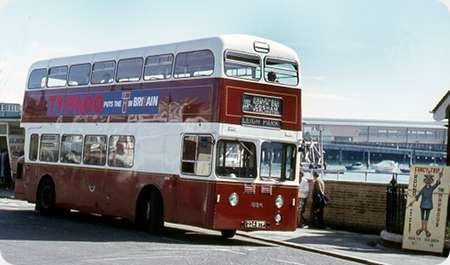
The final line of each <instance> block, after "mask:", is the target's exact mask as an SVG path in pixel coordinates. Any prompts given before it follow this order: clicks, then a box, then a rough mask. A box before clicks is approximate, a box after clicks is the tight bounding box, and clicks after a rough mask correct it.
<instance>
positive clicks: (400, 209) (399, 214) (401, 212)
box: [386, 173, 407, 234]
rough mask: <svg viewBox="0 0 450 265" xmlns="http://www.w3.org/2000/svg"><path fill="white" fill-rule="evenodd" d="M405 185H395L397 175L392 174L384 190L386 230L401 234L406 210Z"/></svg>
mask: <svg viewBox="0 0 450 265" xmlns="http://www.w3.org/2000/svg"><path fill="white" fill-rule="evenodd" d="M406 187H407V186H406V185H403V184H398V183H397V174H395V173H394V174H392V179H391V182H390V183H389V184H388V186H387V188H386V230H387V231H388V232H390V233H396V234H402V233H403V224H404V219H405V210H406V197H407V196H406V194H407V191H406Z"/></svg>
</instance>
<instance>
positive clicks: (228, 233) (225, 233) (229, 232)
mask: <svg viewBox="0 0 450 265" xmlns="http://www.w3.org/2000/svg"><path fill="white" fill-rule="evenodd" d="M221 232H222V238H232V237H234V236H235V235H236V230H222V231H221Z"/></svg>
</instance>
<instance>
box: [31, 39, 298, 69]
mask: <svg viewBox="0 0 450 265" xmlns="http://www.w3.org/2000/svg"><path fill="white" fill-rule="evenodd" d="M255 42H257V43H262V44H265V45H267V46H268V47H270V48H269V49H270V51H269V52H268V53H267V52H257V51H255V48H254V44H255ZM203 49H208V50H211V51H212V52H213V53H214V56H215V57H216V58H220V56H221V55H222V54H223V52H224V50H226V49H230V50H237V51H243V52H249V53H257V54H259V55H260V56H261V57H263V56H265V55H269V56H271V57H278V58H284V59H289V60H295V61H297V62H298V61H299V60H298V57H297V54H296V52H295V51H294V50H293V49H291V48H289V47H287V46H285V45H283V44H281V43H279V42H276V41H272V40H268V39H265V38H260V37H256V36H251V35H242V34H229V35H221V36H217V37H210V38H203V39H196V40H188V41H182V42H175V43H169V44H160V45H153V46H146V47H140V48H132V49H123V50H115V51H107V52H99V53H90V54H84V55H76V56H69V57H59V58H52V59H47V60H40V61H37V62H35V63H34V64H32V66H31V67H30V72H31V70H33V69H36V68H48V67H53V66H59V65H73V64H80V63H93V62H98V61H105V60H113V59H114V60H119V59H122V58H132V57H146V56H149V55H158V54H165V53H174V54H175V53H178V52H185V51H193V50H203ZM216 61H217V60H216ZM216 72H218V71H216ZM217 74H219V75H220V73H217Z"/></svg>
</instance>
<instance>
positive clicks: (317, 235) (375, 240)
mask: <svg viewBox="0 0 450 265" xmlns="http://www.w3.org/2000/svg"><path fill="white" fill-rule="evenodd" d="M246 234H248V235H250V236H257V237H261V238H267V239H270V240H277V241H281V242H288V243H293V244H298V245H301V246H305V247H308V248H314V249H318V250H320V251H329V252H331V253H338V254H342V255H347V256H349V257H356V258H361V259H362V260H367V261H374V263H379V264H394V265H395V264H399V265H404V264H405V262H406V263H407V264H408V265H422V264H427V265H428V264H430V265H431V264H441V263H443V262H444V261H445V260H446V257H443V256H437V255H431V254H422V253H412V252H408V251H404V250H401V249H396V248H389V247H385V246H383V245H382V242H381V239H380V236H378V235H370V234H361V233H354V232H348V231H340V230H333V229H309V228H308V229H305V228H299V229H297V230H296V231H293V232H273V231H255V232H248V233H246ZM369 263H370V262H369Z"/></svg>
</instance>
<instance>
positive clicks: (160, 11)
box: [0, 0, 450, 120]
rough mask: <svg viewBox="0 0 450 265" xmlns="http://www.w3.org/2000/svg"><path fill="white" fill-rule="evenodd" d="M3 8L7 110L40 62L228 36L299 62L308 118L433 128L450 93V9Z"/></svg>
mask: <svg viewBox="0 0 450 265" xmlns="http://www.w3.org/2000/svg"><path fill="white" fill-rule="evenodd" d="M442 1H443V2H440V1H438V0H378V1H373V0H372V1H369V0H327V1H325V0H315V1H311V0H292V1H287V0H286V1H278V0H277V1H262V0H259V1H242V0H239V1H236V0H229V1H167V0H166V1H156V0H153V1H107V0H95V1H92V0H91V1H88V0H80V1H62V0H47V1H34V0H10V1H7V2H6V4H5V3H3V4H2V3H1V2H4V0H0V36H1V37H0V101H1V102H21V101H22V96H23V89H24V85H25V80H26V73H27V70H28V67H29V66H30V64H31V63H33V62H34V61H36V60H38V59H43V58H51V57H56V56H65V55H74V54H82V53H86V52H96V51H104V50H113V49H122V48H131V47H138V46H145V45H152V44H157V43H166V42H172V41H179V40H186V39H192V38H198V37H205V36H213V35H219V34H225V33H243V34H252V35H257V36H261V37H266V38H269V39H273V40H276V41H279V42H282V43H284V44H286V45H288V46H290V47H292V48H293V49H295V50H296V51H297V52H298V54H299V56H300V58H301V61H302V75H303V95H304V96H303V111H304V116H307V117H341V118H372V119H393V120H431V119H432V116H431V115H430V114H429V113H428V112H429V111H430V110H431V109H432V108H433V107H434V105H435V104H436V103H437V101H438V100H439V99H440V97H442V96H443V95H444V94H445V93H446V91H447V90H448V89H450V12H449V9H448V8H447V7H446V5H445V4H444V3H445V2H446V3H447V4H449V2H450V1H449V0H442Z"/></svg>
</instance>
